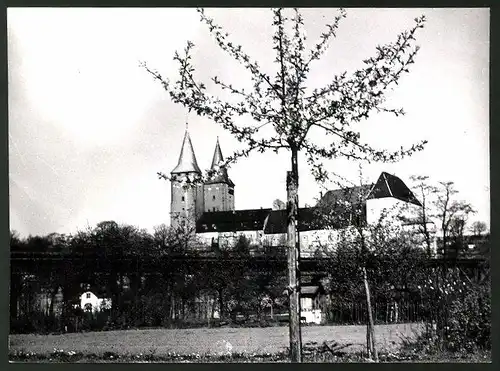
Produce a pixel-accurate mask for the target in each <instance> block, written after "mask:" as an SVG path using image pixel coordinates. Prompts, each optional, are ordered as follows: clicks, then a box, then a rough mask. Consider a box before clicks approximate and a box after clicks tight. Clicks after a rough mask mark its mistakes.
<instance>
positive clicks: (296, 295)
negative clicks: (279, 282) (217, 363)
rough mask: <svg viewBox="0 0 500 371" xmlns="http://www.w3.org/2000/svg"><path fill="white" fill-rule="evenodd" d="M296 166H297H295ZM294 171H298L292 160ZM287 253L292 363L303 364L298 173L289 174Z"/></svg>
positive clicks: (290, 172)
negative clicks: (298, 233)
mask: <svg viewBox="0 0 500 371" xmlns="http://www.w3.org/2000/svg"><path fill="white" fill-rule="evenodd" d="M294 165H295V166H294ZM292 169H293V170H296V156H295V163H294V161H293V160H292ZM286 181H287V182H286V185H287V187H286V188H287V201H288V202H287V214H288V218H287V247H288V249H287V251H288V254H287V255H288V259H287V260H288V295H289V313H290V320H289V325H290V359H291V362H296V363H298V362H302V344H301V332H300V280H299V270H298V268H299V264H298V261H299V254H300V253H299V244H298V241H297V215H298V193H297V188H298V173H297V171H289V172H287V179H286Z"/></svg>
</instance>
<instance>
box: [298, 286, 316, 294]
mask: <svg viewBox="0 0 500 371" xmlns="http://www.w3.org/2000/svg"><path fill="white" fill-rule="evenodd" d="M318 292H319V286H302V287H301V288H300V294H301V295H304V296H306V295H316V294H317V293H318Z"/></svg>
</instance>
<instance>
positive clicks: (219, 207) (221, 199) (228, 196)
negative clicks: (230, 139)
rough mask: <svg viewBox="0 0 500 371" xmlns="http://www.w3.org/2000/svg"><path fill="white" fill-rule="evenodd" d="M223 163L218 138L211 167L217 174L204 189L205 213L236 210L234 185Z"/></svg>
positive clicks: (206, 183)
mask: <svg viewBox="0 0 500 371" xmlns="http://www.w3.org/2000/svg"><path fill="white" fill-rule="evenodd" d="M223 161H224V158H223V157H222V151H221V149H220V145H219V138H217V143H216V145H215V151H214V157H213V159H212V166H211V169H212V170H215V174H214V175H212V177H211V178H210V180H208V181H207V182H205V185H204V187H203V188H204V192H203V193H204V211H212V212H213V211H229V210H234V183H233V182H232V181H231V179H229V176H228V175H227V169H226V168H225V167H220V166H219V164H221V163H222V162H223Z"/></svg>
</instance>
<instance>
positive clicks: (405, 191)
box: [368, 172, 422, 206]
mask: <svg viewBox="0 0 500 371" xmlns="http://www.w3.org/2000/svg"><path fill="white" fill-rule="evenodd" d="M385 197H394V198H397V199H398V200H401V201H405V202H409V203H412V204H414V205H417V206H422V205H421V203H420V202H419V201H418V200H417V198H416V197H415V195H414V194H413V192H412V191H411V190H410V189H409V188H408V187H407V186H406V184H405V183H404V182H403V181H402V180H401V179H399V178H398V177H397V176H395V175H392V174H389V173H386V172H383V173H382V174H380V176H379V178H378V180H377V182H376V183H375V186H374V187H373V189H372V191H371V192H370V196H369V197H368V198H369V199H374V198H385Z"/></svg>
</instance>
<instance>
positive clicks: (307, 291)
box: [282, 285, 323, 297]
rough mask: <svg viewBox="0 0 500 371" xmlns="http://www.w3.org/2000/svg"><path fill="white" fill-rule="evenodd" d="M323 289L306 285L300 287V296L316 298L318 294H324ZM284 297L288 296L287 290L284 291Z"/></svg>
mask: <svg viewBox="0 0 500 371" xmlns="http://www.w3.org/2000/svg"><path fill="white" fill-rule="evenodd" d="M322 291H323V289H322V287H320V286H317V285H307V286H306V285H304V286H300V295H301V296H306V297H307V296H316V295H317V294H318V293H320V292H322ZM282 294H283V295H287V294H288V293H287V290H283V293H282Z"/></svg>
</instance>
